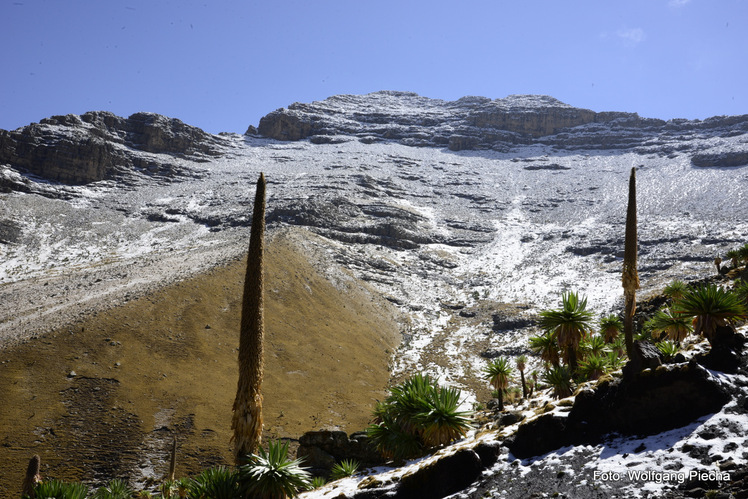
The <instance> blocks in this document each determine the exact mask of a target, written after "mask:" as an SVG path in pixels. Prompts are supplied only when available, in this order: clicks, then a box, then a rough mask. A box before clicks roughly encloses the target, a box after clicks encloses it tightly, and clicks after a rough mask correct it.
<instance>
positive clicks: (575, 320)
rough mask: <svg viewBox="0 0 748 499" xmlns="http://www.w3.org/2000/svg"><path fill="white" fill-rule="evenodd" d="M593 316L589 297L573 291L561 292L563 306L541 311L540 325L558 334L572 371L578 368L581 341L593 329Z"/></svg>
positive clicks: (559, 342) (557, 337)
mask: <svg viewBox="0 0 748 499" xmlns="http://www.w3.org/2000/svg"><path fill="white" fill-rule="evenodd" d="M593 317H594V315H593V313H592V312H591V311H590V310H587V298H584V297H582V298H580V297H579V295H578V294H577V293H575V292H572V291H568V292H564V293H562V294H561V308H558V309H551V310H544V311H542V312H540V326H541V327H542V328H543V329H545V330H546V331H547V332H550V333H553V334H555V335H556V340H557V341H558V344H559V346H560V347H561V348H562V349H563V350H564V353H565V356H566V360H567V362H568V364H569V367H570V369H571V371H572V373H574V372H576V370H577V350H578V348H579V342H580V341H581V340H582V338H584V337H585V336H586V335H587V334H588V333H589V332H591V331H592V321H593Z"/></svg>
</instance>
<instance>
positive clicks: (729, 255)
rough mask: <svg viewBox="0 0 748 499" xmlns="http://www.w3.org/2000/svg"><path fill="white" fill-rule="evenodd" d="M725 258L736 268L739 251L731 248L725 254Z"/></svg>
mask: <svg viewBox="0 0 748 499" xmlns="http://www.w3.org/2000/svg"><path fill="white" fill-rule="evenodd" d="M725 257H726V258H729V259H730V261H731V262H732V268H738V262H739V261H740V253H739V252H738V250H737V249H731V250H730V251H728V252H727V253H726V254H725Z"/></svg>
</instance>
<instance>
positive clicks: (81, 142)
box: [0, 111, 220, 184]
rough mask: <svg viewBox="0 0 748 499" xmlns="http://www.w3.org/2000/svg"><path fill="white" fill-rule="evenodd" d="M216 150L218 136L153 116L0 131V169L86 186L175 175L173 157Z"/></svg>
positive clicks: (58, 119) (55, 121)
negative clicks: (130, 174)
mask: <svg viewBox="0 0 748 499" xmlns="http://www.w3.org/2000/svg"><path fill="white" fill-rule="evenodd" d="M219 145H220V139H219V138H218V137H216V136H213V135H210V134H207V133H205V132H203V131H202V130H200V129H199V128H196V127H192V126H189V125H186V124H184V123H183V122H181V121H180V120H177V119H174V118H166V117H164V116H161V115H158V114H153V113H136V114H133V115H132V116H130V117H129V118H122V117H119V116H116V115H114V114H112V113H109V112H103V111H98V112H89V113H85V114H83V115H81V116H77V115H73V114H69V115H65V116H53V117H51V118H46V119H43V120H42V121H41V122H40V123H32V124H30V125H28V126H25V127H22V128H19V129H17V130H14V131H5V130H0V164H3V163H7V164H10V165H11V166H13V167H16V168H20V169H23V170H25V171H27V172H30V173H33V174H35V175H39V176H41V177H43V178H45V179H48V180H52V181H57V182H62V183H67V184H85V183H88V182H93V181H97V180H103V179H107V178H112V177H114V176H116V175H117V174H118V173H122V172H124V171H126V170H128V169H141V170H143V171H145V172H147V173H150V174H162V175H165V176H171V175H177V174H178V173H179V172H178V170H179V166H178V164H177V161H176V158H178V157H190V158H191V159H198V160H199V159H200V157H204V156H215V155H218V154H219ZM143 153H154V154H150V155H148V154H143Z"/></svg>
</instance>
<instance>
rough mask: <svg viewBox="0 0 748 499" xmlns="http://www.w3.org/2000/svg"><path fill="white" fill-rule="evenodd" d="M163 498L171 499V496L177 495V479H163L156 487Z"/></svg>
mask: <svg viewBox="0 0 748 499" xmlns="http://www.w3.org/2000/svg"><path fill="white" fill-rule="evenodd" d="M158 490H159V492H160V493H161V497H162V498H163V499H172V498H173V497H179V495H178V494H177V481H176V480H165V481H164V482H162V483H161V486H160V487H159V488H158Z"/></svg>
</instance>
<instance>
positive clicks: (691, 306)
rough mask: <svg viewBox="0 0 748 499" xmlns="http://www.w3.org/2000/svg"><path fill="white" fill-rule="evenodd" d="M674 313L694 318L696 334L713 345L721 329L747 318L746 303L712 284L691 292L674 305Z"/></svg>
mask: <svg viewBox="0 0 748 499" xmlns="http://www.w3.org/2000/svg"><path fill="white" fill-rule="evenodd" d="M673 313H674V314H678V315H683V316H685V317H693V318H694V320H693V325H694V334H702V335H704V337H705V338H706V339H707V340H709V342H710V343H711V342H712V340H713V338H714V334H715V333H716V331H717V328H719V327H726V326H728V325H730V324H732V323H733V322H735V321H737V320H738V319H741V318H743V317H745V316H746V314H747V313H748V312H747V311H746V306H745V303H743V302H742V301H741V299H740V297H739V296H738V295H737V294H735V293H733V292H731V291H728V290H726V289H724V288H721V287H719V286H716V285H714V284H710V285H708V286H700V287H698V288H696V289H693V290H690V291H689V292H687V293H686V294H685V296H684V297H683V299H681V300H680V301H678V302H677V303H675V304H674V305H673Z"/></svg>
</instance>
